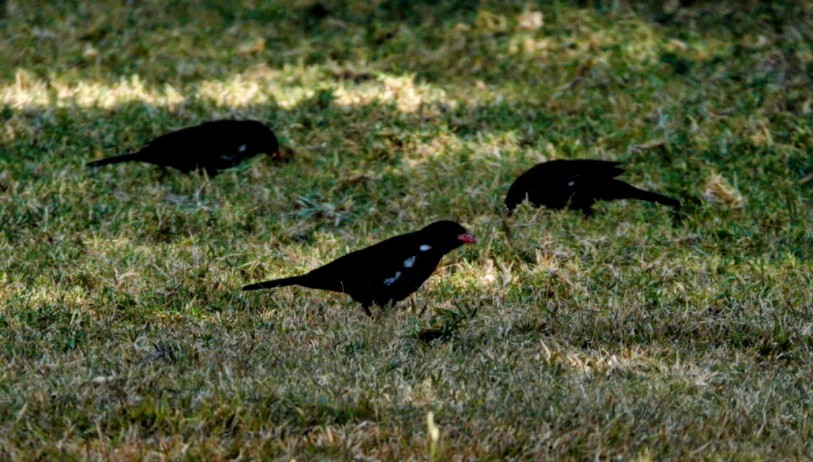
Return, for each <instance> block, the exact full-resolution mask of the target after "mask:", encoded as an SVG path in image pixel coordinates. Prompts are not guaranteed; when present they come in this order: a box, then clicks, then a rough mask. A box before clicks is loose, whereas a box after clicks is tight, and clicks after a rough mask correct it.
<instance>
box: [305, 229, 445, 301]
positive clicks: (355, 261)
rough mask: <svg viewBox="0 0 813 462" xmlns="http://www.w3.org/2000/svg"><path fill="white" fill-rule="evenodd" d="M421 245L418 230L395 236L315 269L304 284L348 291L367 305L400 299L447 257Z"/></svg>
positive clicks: (416, 286)
mask: <svg viewBox="0 0 813 462" xmlns="http://www.w3.org/2000/svg"><path fill="white" fill-rule="evenodd" d="M420 245H421V243H420V242H418V241H417V240H416V234H415V233H409V234H404V235H400V236H395V237H393V238H390V239H387V240H385V241H382V242H379V243H378V244H375V245H372V246H370V247H367V248H364V249H361V250H357V251H355V252H352V253H349V254H347V255H345V256H343V257H340V258H338V259H336V260H334V261H332V262H331V263H328V264H327V265H325V266H322V267H320V268H317V269H315V270H313V271H311V272H310V273H308V274H307V275H306V277H307V279H308V283H306V284H303V285H307V286H308V287H313V288H319V289H325V290H332V291H335V292H344V293H347V294H349V295H350V296H351V297H353V298H354V299H355V300H357V301H359V302H360V303H362V304H363V305H365V306H366V305H371V304H378V305H383V304H386V303H388V302H390V301H396V302H397V301H398V300H401V299H403V298H405V297H407V296H408V295H409V294H411V293H412V292H414V291H415V290H416V289H417V288H418V287H420V285H421V284H422V283H423V282H424V281H425V280H426V278H428V277H429V276H430V275H431V274H432V272H433V271H434V269H435V268H436V267H437V264H438V262H439V261H440V258H441V257H442V256H443V255H442V254H440V255H439V256H438V255H436V252H432V251H427V252H421V250H420ZM410 259H411V260H410Z"/></svg>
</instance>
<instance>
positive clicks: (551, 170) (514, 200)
mask: <svg viewBox="0 0 813 462" xmlns="http://www.w3.org/2000/svg"><path fill="white" fill-rule="evenodd" d="M622 173H624V169H623V168H621V162H610V161H605V160H552V161H549V162H543V163H541V164H538V165H536V166H534V167H532V168H531V169H530V170H528V171H527V172H525V173H523V174H522V175H520V176H519V178H517V179H516V180H515V181H514V184H512V185H511V188H510V189H509V190H508V195H506V197H505V207H506V208H507V209H508V213H509V214H510V213H511V212H513V211H514V209H515V208H516V207H517V206H518V205H519V204H520V203H522V202H523V201H524V200H526V199H527V200H529V201H530V202H531V203H532V204H533V205H535V206H537V207H540V206H545V207H548V208H552V209H563V208H565V207H567V208H569V209H572V210H581V211H582V212H583V213H584V214H585V215H588V216H589V215H592V214H593V208H592V207H593V204H594V203H595V202H596V201H600V200H605V201H610V200H616V199H640V200H644V201H648V202H658V203H660V204H663V205H668V206H670V207H674V208H675V210H679V209H680V202H679V201H677V200H676V199H672V198H671V197H666V196H664V195H662V194H658V193H654V192H651V191H646V190H643V189H638V188H636V187H635V186H632V185H630V184H628V183H625V182H623V181H621V180H618V179H616V177H617V176H619V175H621V174H622Z"/></svg>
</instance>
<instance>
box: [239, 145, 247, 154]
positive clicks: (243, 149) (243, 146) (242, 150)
mask: <svg viewBox="0 0 813 462" xmlns="http://www.w3.org/2000/svg"><path fill="white" fill-rule="evenodd" d="M247 147H248V146H246V145H245V144H241V145H240V147H239V148H237V152H245V151H246V148H247Z"/></svg>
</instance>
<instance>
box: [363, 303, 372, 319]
mask: <svg viewBox="0 0 813 462" xmlns="http://www.w3.org/2000/svg"><path fill="white" fill-rule="evenodd" d="M361 307H362V308H364V314H366V315H367V316H369V317H371V318H372V317H373V312H372V311H370V306H369V305H361Z"/></svg>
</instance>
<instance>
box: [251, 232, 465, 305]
mask: <svg viewBox="0 0 813 462" xmlns="http://www.w3.org/2000/svg"><path fill="white" fill-rule="evenodd" d="M476 242H477V240H476V239H475V238H474V236H472V235H471V234H469V233H468V232H467V231H466V229H465V228H463V227H462V226H461V225H459V224H458V223H455V222H453V221H438V222H435V223H432V224H431V225H429V226H427V227H425V228H423V229H420V230H418V231H415V232H412V233H408V234H402V235H400V236H395V237H393V238H390V239H387V240H385V241H382V242H379V243H378V244H375V245H373V246H370V247H367V248H365V249H361V250H357V251H355V252H352V253H349V254H347V255H345V256H343V257H341V258H339V259H337V260H334V261H332V262H330V263H328V264H327V265H325V266H322V267H320V268H316V269H315V270H313V271H311V272H309V273H306V274H303V275H301V276H293V277H289V278H283V279H275V280H273V281H266V282H260V283H257V284H251V285H248V286H245V287H243V290H257V289H271V288H275V287H285V286H292V285H297V286H302V287H309V288H311V289H322V290H330V291H333V292H341V293H346V294H348V295H350V297H352V298H353V300H355V301H357V302H359V303H361V305H362V307H363V308H364V311H365V313H367V314H368V315H370V314H371V313H370V309H369V308H370V306H373V305H377V306H386V305H389V304H390V303H392V304H395V303H397V302H398V301H400V300H403V299H405V298H406V297H408V296H409V295H410V294H412V293H413V292H415V291H416V290H418V288H420V287H421V284H423V282H424V281H426V280H427V279H428V278H429V276H431V275H432V273H433V272H434V271H435V268H437V266H438V264H439V263H440V260H441V258H443V256H444V255H446V254H447V253H449V252H451V251H452V250H454V249H456V248H458V247H460V246H461V245H463V244H473V243H476Z"/></svg>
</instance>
